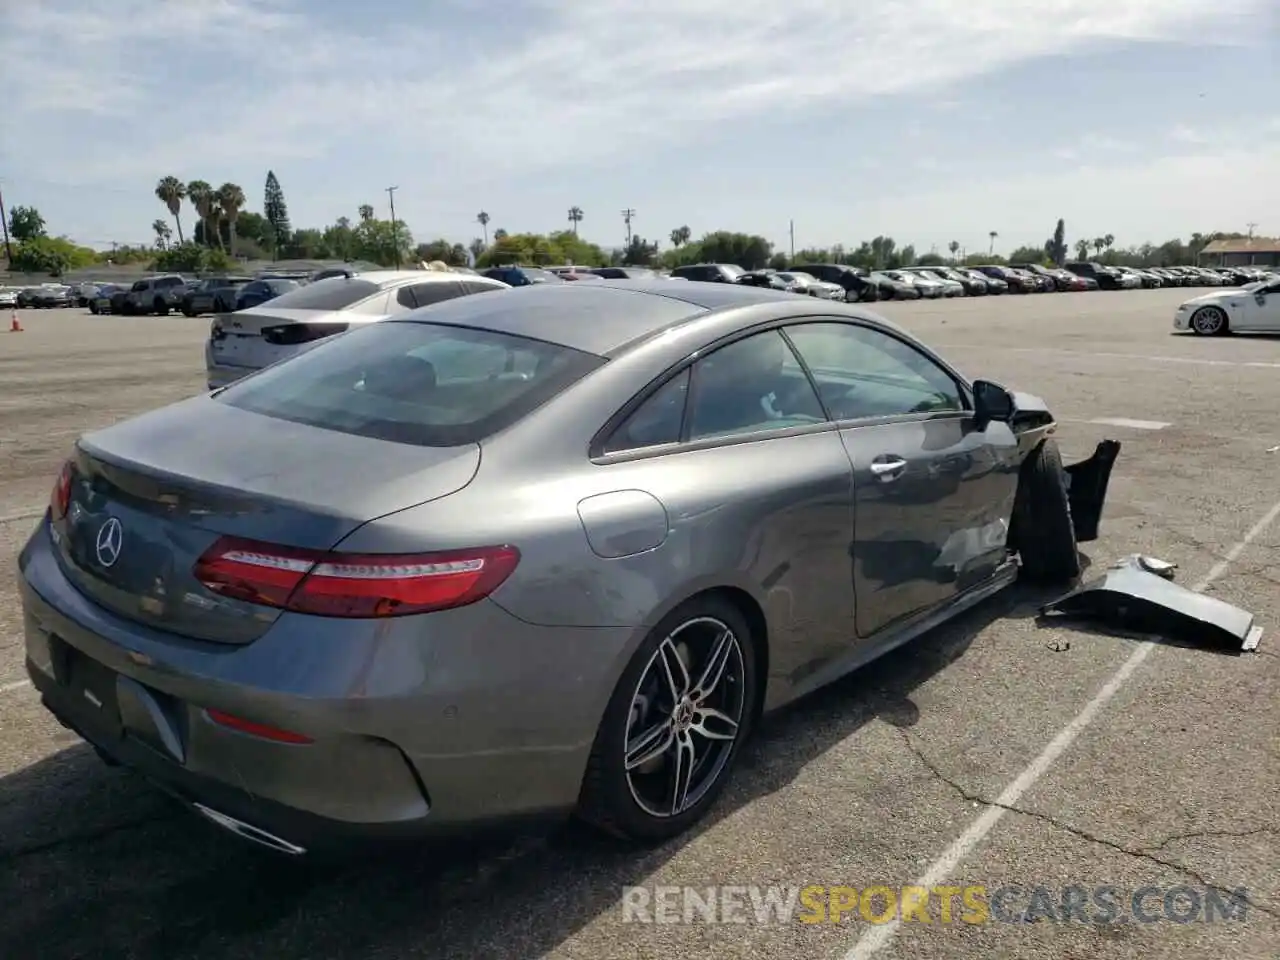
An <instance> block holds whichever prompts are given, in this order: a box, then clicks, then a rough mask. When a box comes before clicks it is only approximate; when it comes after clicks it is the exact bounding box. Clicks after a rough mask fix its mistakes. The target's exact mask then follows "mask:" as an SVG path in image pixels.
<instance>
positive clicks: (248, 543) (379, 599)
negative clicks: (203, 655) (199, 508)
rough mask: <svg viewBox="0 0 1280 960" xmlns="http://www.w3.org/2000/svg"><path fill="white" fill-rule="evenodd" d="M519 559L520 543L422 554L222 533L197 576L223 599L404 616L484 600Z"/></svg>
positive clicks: (341, 613)
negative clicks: (318, 546)
mask: <svg viewBox="0 0 1280 960" xmlns="http://www.w3.org/2000/svg"><path fill="white" fill-rule="evenodd" d="M519 562H520V552H519V551H518V550H517V549H516V548H515V547H510V546H500V547H476V548H473V549H468V550H450V551H447V552H441V553H421V554H376V553H375V554H363V553H362V554H356V553H331V552H323V551H312V550H298V549H294V548H292V547H279V546H275V545H274V544H268V543H259V542H257V541H254V540H242V539H239V538H235V537H223V538H222V539H220V540H218V541H217V542H216V543H215V544H214V545H213V546H212V547H210V548H209V549H208V550H206V551H205V552H204V554H203V555H202V556H201V557H200V559H199V560H198V561H197V562H196V566H195V577H196V579H197V580H199V581H200V582H201V583H202V584H204V586H205V587H206V589H208V590H211V591H212V592H214V593H217V594H220V595H222V596H224V597H230V598H233V599H236V600H243V601H246V602H248V603H256V604H260V605H262V606H268V607H279V608H281V609H284V610H292V611H294V612H297V613H309V614H315V615H318V616H325V617H360V618H367V617H399V616H405V615H407V614H413V613H429V612H431V611H433V610H448V609H451V608H453V607H462V606H466V605H467V604H469V603H475V602H476V601H477V600H482V599H484V598H485V597H487V596H488V595H489V594H490V593H492V592H493V591H494V590H496V589H497V588H498V587H499V585H501V584H502V582H503V581H504V580H506V579H507V577H509V576H511V572H512V571H513V570H515V568H516V564H518V563H519Z"/></svg>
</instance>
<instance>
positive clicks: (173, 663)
mask: <svg viewBox="0 0 1280 960" xmlns="http://www.w3.org/2000/svg"><path fill="white" fill-rule="evenodd" d="M19 569H20V575H19V588H20V594H21V600H22V606H23V614H24V636H25V643H26V661H27V669H28V672H29V674H30V676H31V679H32V682H33V684H34V685H35V687H36V688H37V689H38V690H39V691H40V694H41V696H42V699H43V702H44V704H45V706H46V707H47V709H49V710H50V712H52V713H53V714H54V715H55V716H56V717H58V719H59V720H61V721H62V722H63V723H65V724H66V725H67V726H69V727H70V728H72V729H73V730H75V731H76V732H78V733H79V734H80V735H81V736H83V737H84V738H85V739H86V740H87V741H89V742H90V743H92V744H93V745H94V746H95V747H97V748H98V750H99V752H100V753H102V754H104V755H106V756H108V757H110V758H112V759H114V760H116V761H118V762H120V763H122V764H124V765H125V766H127V767H130V768H132V769H134V770H136V771H138V772H139V773H141V774H142V775H143V776H144V777H146V778H147V779H148V780H150V781H152V782H153V783H155V784H157V785H158V786H160V787H162V788H163V789H164V790H166V791H167V792H169V793H170V794H172V795H174V796H177V797H179V798H181V799H182V800H183V801H184V802H186V803H188V804H192V805H195V804H200V805H203V807H205V808H207V810H206V811H201V812H204V813H205V815H206V816H207V817H209V812H208V811H211V812H212V813H214V814H217V815H221V818H222V820H223V822H221V823H220V825H221V826H223V827H224V828H226V827H228V824H227V822H225V818H227V817H230V818H234V819H235V820H237V821H241V822H242V823H244V824H247V825H249V826H250V827H252V828H254V829H256V830H260V831H266V832H267V833H268V834H270V835H272V836H273V837H275V838H279V839H280V840H282V841H284V843H285V844H289V845H294V846H297V847H300V848H303V849H304V850H306V851H308V852H317V851H323V850H330V849H343V848H347V847H349V846H351V845H353V844H356V845H360V844H367V843H376V842H378V841H380V840H383V839H387V840H390V839H394V838H404V837H407V836H435V835H446V836H447V835H452V834H457V833H471V832H474V831H476V830H480V829H489V828H492V827H495V826H497V825H498V824H502V823H509V822H517V823H522V822H525V821H527V820H530V819H541V818H544V817H559V816H564V815H566V814H567V813H568V812H569V811H570V810H571V809H572V808H573V806H574V805H575V803H576V801H577V797H578V792H579V790H580V788H581V781H582V775H583V772H584V770H585V767H586V760H587V756H588V754H589V752H590V749H591V744H592V741H593V740H594V737H595V732H596V727H597V725H598V723H599V718H600V716H601V715H602V714H603V710H604V703H605V702H606V701H607V698H608V696H609V694H610V693H611V692H612V688H613V684H614V683H615V682H616V674H617V672H618V671H620V669H621V666H620V662H621V655H622V653H623V652H624V651H625V649H626V647H627V643H628V641H629V639H630V636H631V631H630V630H628V629H616V630H615V629H588V630H576V631H565V630H561V629H556V628H547V627H533V626H530V625H528V624H524V623H523V622H522V621H519V620H516V619H515V618H513V617H511V616H510V615H508V614H506V613H505V612H504V611H502V609H501V608H499V607H498V606H497V605H496V604H493V603H490V602H486V601H482V602H481V603H477V604H473V605H472V606H470V607H465V608H462V609H459V610H453V611H446V612H444V613H443V614H431V615H430V617H429V618H403V619H401V620H399V621H396V622H393V623H387V622H383V623H379V624H376V625H375V624H371V623H368V622H365V621H345V622H340V621H335V620H328V619H325V618H314V617H310V618H308V617H297V616H296V615H289V614H284V615H282V616H281V618H280V619H279V620H277V622H276V624H275V625H274V626H273V627H272V628H271V630H269V631H268V632H267V633H266V634H265V635H264V636H263V637H261V638H260V639H259V640H257V641H255V642H254V643H252V644H247V645H244V646H226V645H218V644H209V643H202V642H198V641H191V640H184V639H181V638H177V637H173V636H169V635H164V634H159V633H157V632H156V631H153V630H150V629H149V628H146V627H143V626H141V625H138V624H134V623H132V622H130V621H126V620H123V619H121V618H119V617H116V616H114V615H113V614H111V613H109V612H108V611H106V610H105V609H103V608H101V607H98V606H97V605H96V604H94V603H93V602H91V601H90V600H88V599H87V598H86V597H84V595H82V594H80V593H79V592H78V591H77V590H76V589H75V588H74V586H72V585H71V583H70V582H69V581H68V580H67V579H66V578H65V577H64V576H63V574H62V572H61V568H60V567H59V566H58V563H57V560H56V558H55V556H54V552H53V549H52V544H51V542H50V540H49V535H48V525H47V523H42V524H41V525H40V527H39V528H38V529H37V530H36V531H35V533H34V534H33V535H32V537H31V540H30V541H29V542H28V543H27V545H26V546H25V547H24V549H23V551H22V554H21V555H20V558H19ZM290 618H292V619H290ZM211 711H213V712H214V713H216V712H218V711H222V712H224V713H227V714H231V715H232V716H234V717H238V718H242V719H244V720H247V721H250V722H252V723H255V724H260V725H265V726H266V727H269V728H274V729H276V730H283V731H290V732H295V733H297V734H300V735H302V737H303V738H305V742H301V743H297V742H295V743H286V742H281V741H280V740H279V739H273V738H271V737H270V736H266V735H259V734H255V733H252V732H244V731H243V730H237V729H233V728H230V727H228V726H226V725H224V724H222V723H219V722H216V721H215V720H214V719H213V717H212V716H211V713H210V712H211ZM209 818H210V819H212V820H214V821H215V822H219V818H218V817H209ZM241 835H242V836H243V835H244V834H243V832H241ZM269 845H270V844H269ZM276 846H277V848H278V849H279V848H280V846H279V845H276Z"/></svg>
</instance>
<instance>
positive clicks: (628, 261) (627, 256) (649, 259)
mask: <svg viewBox="0 0 1280 960" xmlns="http://www.w3.org/2000/svg"><path fill="white" fill-rule="evenodd" d="M657 256H658V241H656V240H654V241H653V242H652V243H650V242H649V241H648V240H646V239H645V238H644V237H642V236H640V235H639V234H638V233H637V234H635V235H633V236H632V237H631V242H630V243H628V244H627V246H626V248H625V249H624V250H623V251H622V262H623V264H625V265H626V266H629V267H648V266H651V265H652V264H653V262H654V260H655V259H656V258H657ZM762 266H763V264H762Z"/></svg>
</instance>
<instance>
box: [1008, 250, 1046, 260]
mask: <svg viewBox="0 0 1280 960" xmlns="http://www.w3.org/2000/svg"><path fill="white" fill-rule="evenodd" d="M1046 259H1047V258H1046V255H1045V252H1044V250H1043V249H1042V248H1040V247H1018V249H1016V250H1014V251H1013V252H1012V253H1010V254H1009V262H1010V263H1039V264H1043V263H1044V262H1045V260H1046Z"/></svg>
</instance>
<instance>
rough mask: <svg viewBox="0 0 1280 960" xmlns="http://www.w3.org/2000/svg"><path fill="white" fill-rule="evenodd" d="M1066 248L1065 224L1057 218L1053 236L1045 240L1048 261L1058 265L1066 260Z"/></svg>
mask: <svg viewBox="0 0 1280 960" xmlns="http://www.w3.org/2000/svg"><path fill="white" fill-rule="evenodd" d="M1067 249H1068V248H1067V225H1066V223H1064V222H1063V221H1062V219H1061V218H1059V219H1058V225H1057V226H1055V227H1054V228H1053V238H1052V239H1050V240H1047V241H1046V242H1045V245H1044V252H1045V253H1046V254H1048V256H1049V262H1050V263H1052V264H1053V265H1054V266H1057V267H1060V266H1062V265H1063V264H1064V263H1066V262H1067ZM1010 259H1013V258H1012V257H1010Z"/></svg>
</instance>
